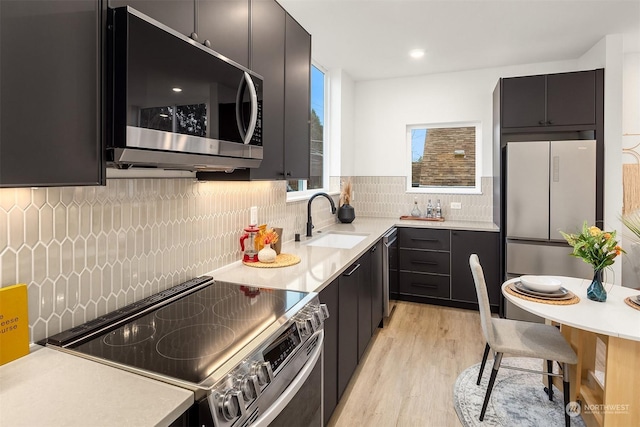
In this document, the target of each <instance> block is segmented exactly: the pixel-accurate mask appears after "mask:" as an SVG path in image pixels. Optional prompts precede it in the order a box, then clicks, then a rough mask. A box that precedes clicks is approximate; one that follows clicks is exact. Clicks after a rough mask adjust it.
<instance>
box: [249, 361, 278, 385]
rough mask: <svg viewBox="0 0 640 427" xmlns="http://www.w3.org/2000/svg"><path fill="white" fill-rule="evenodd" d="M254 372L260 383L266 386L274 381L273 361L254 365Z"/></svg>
mask: <svg viewBox="0 0 640 427" xmlns="http://www.w3.org/2000/svg"><path fill="white" fill-rule="evenodd" d="M252 371H253V372H252V373H253V374H254V375H255V376H256V377H257V379H258V385H260V386H261V387H264V386H265V385H267V384H269V383H270V382H271V381H273V370H272V369H271V363H269V362H258V363H256V364H254V365H253V369H252Z"/></svg>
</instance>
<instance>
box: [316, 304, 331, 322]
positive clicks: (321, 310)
mask: <svg viewBox="0 0 640 427" xmlns="http://www.w3.org/2000/svg"><path fill="white" fill-rule="evenodd" d="M317 310H318V314H319V315H320V318H321V319H322V320H323V321H325V320H327V319H328V318H329V308H328V307H327V304H320V305H319V306H318V308H317Z"/></svg>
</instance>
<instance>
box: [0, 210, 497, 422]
mask: <svg viewBox="0 0 640 427" xmlns="http://www.w3.org/2000/svg"><path fill="white" fill-rule="evenodd" d="M393 226H398V227H419V228H442V229H452V230H476V231H497V230H498V228H497V227H496V226H495V225H493V224H492V223H481V222H459V221H445V222H427V221H405V220H400V219H393V218H356V219H355V221H354V222H353V223H351V224H335V225H332V226H330V227H327V228H324V229H322V230H318V231H319V232H318V231H316V232H314V237H316V236H320V235H323V233H325V234H326V233H327V232H329V231H338V232H346V233H356V234H366V235H367V236H366V238H365V239H364V240H363V241H362V242H360V243H358V244H357V245H356V246H355V247H353V248H351V249H334V248H327V247H318V246H309V245H307V244H305V242H306V241H307V240H308V238H306V237H304V236H302V241H301V242H286V243H284V244H283V245H282V252H284V253H292V254H296V255H298V256H299V257H300V258H301V262H300V263H299V264H296V265H293V266H290V267H282V268H254V267H248V266H245V265H243V264H242V263H241V262H240V261H238V262H235V263H233V264H231V265H228V266H226V267H223V268H221V269H218V270H216V271H214V272H211V273H209V274H210V275H212V276H213V277H214V278H215V279H216V280H219V281H230V282H236V283H242V284H247V285H251V286H262V287H272V288H279V289H290V290H297V291H306V292H313V291H315V292H319V291H320V290H322V288H324V287H325V286H327V285H328V284H329V283H331V281H332V280H333V279H335V278H336V277H338V276H339V275H340V273H342V272H343V271H344V270H345V269H346V268H347V267H349V266H350V265H351V264H352V263H353V262H354V261H356V260H357V259H358V258H359V257H360V256H361V255H362V254H363V253H365V251H366V250H368V249H369V248H370V247H371V246H372V245H373V244H374V243H375V242H377V241H378V239H380V237H381V236H382V235H384V234H385V233H386V232H387V231H388V230H389V229H390V228H391V227H393ZM309 239H311V238H309ZM34 349H36V350H34ZM193 402H194V397H193V392H191V391H189V390H186V389H182V388H179V387H176V386H173V385H170V384H166V383H163V382H160V381H156V380H152V379H149V378H145V377H143V376H140V375H136V374H133V373H130V372H126V371H123V370H120V369H117V368H113V367H110V366H107V365H103V364H101V363H98V362H94V361H91V360H87V359H84V358H82V357H79V356H74V355H70V354H67V353H64V352H61V351H58V350H53V349H49V348H44V347H40V346H36V345H33V346H32V352H31V353H30V354H29V355H27V356H24V357H22V358H20V359H18V360H15V361H13V362H10V363H8V364H6V365H3V366H0V427H3V426H11V427H14V426H29V427H31V426H36V425H37V426H44V427H48V426H65V427H67V426H162V425H167V424H169V423H171V422H172V421H173V420H175V419H176V418H177V417H178V416H180V415H181V414H182V413H183V412H185V411H186V410H187V409H188V408H189V407H190V406H191V405H192V404H193Z"/></svg>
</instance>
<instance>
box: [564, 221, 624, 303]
mask: <svg viewBox="0 0 640 427" xmlns="http://www.w3.org/2000/svg"><path fill="white" fill-rule="evenodd" d="M560 234H562V237H564V238H565V239H566V240H567V243H569V244H570V245H571V246H572V247H573V252H572V253H571V254H570V255H572V256H574V257H577V258H581V259H582V260H583V261H584V262H586V263H587V264H591V266H593V272H594V274H593V281H592V282H591V285H590V286H589V288H588V289H587V298H589V299H591V300H594V301H600V302H603V301H606V300H607V291H606V290H605V289H604V286H602V271H603V270H604V269H605V268H607V267H609V266H610V265H611V264H613V262H614V260H615V258H616V257H617V256H619V255H620V254H621V253H624V250H623V249H622V248H621V247H620V246H619V245H618V241H617V240H616V232H615V231H602V230H600V228H598V227H596V226H595V225H592V226H590V227H589V226H588V225H587V222H586V221H585V222H584V224H583V225H582V232H581V233H579V234H569V233H564V232H562V231H561V232H560Z"/></svg>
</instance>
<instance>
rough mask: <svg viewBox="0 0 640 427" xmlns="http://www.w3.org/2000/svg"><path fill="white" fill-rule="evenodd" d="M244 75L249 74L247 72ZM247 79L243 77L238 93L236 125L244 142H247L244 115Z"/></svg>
mask: <svg viewBox="0 0 640 427" xmlns="http://www.w3.org/2000/svg"><path fill="white" fill-rule="evenodd" d="M244 74H247V73H246V72H245V73H244ZM246 81H247V80H246V77H245V76H244V75H243V76H242V78H241V79H240V84H239V85H238V91H237V92H236V125H237V126H238V133H239V134H240V139H242V142H243V143H245V144H246V142H244V141H245V140H246V133H245V129H244V115H243V114H242V98H244V87H245V85H246V84H247V83H246Z"/></svg>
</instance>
